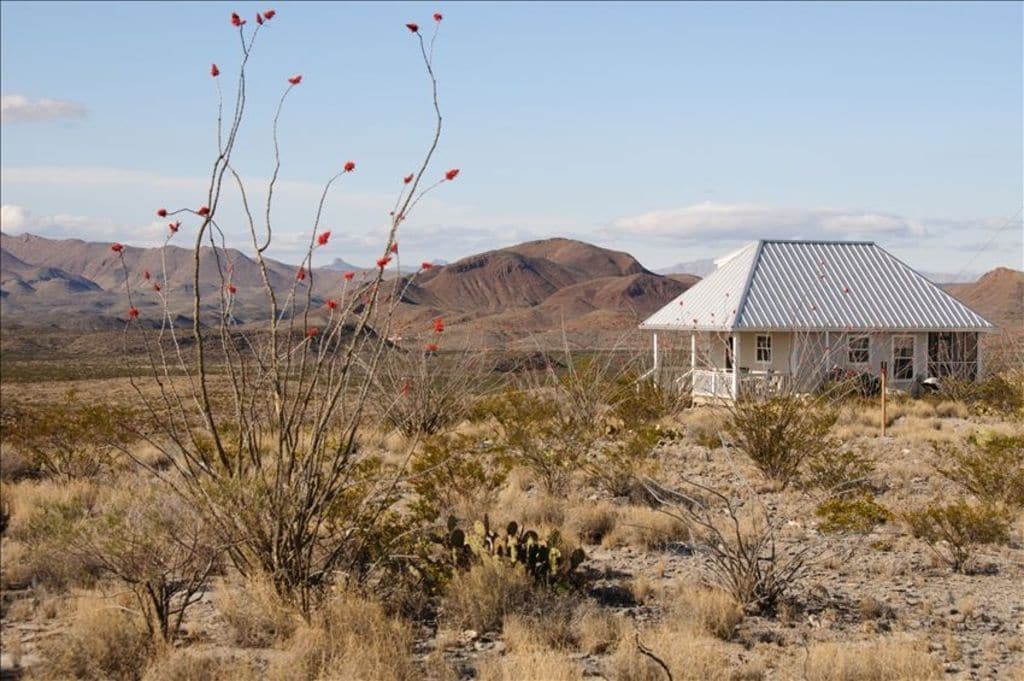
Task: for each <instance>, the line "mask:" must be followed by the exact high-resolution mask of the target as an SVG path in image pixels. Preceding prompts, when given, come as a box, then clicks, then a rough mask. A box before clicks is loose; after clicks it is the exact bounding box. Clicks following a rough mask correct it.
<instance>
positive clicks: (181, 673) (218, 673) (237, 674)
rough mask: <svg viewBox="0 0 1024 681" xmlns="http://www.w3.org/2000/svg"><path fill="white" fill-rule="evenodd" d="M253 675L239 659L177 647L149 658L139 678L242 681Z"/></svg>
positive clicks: (252, 671)
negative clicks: (151, 658) (148, 663)
mask: <svg viewBox="0 0 1024 681" xmlns="http://www.w3.org/2000/svg"><path fill="white" fill-rule="evenodd" d="M257 676H258V672H257V671H256V669H254V668H253V667H252V665H250V664H247V663H246V662H245V661H243V660H240V659H235V658H224V657H219V656H217V655H212V654H207V655H203V654H197V653H195V652H192V651H190V650H188V649H186V648H177V649H172V650H168V651H164V654H162V655H160V656H159V657H157V658H156V659H155V660H153V663H152V664H151V665H150V667H149V669H148V670H146V675H145V676H144V677H143V679H142V681H243V680H245V679H253V678H257Z"/></svg>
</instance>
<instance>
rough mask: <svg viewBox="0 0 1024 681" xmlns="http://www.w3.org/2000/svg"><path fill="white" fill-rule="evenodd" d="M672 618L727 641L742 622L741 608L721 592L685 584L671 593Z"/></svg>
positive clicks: (731, 598)
mask: <svg viewBox="0 0 1024 681" xmlns="http://www.w3.org/2000/svg"><path fill="white" fill-rule="evenodd" d="M671 611H672V614H673V616H675V617H678V618H679V619H680V620H682V621H684V622H690V623H692V624H693V625H694V626H695V627H696V628H697V629H699V630H700V631H702V632H704V633H706V634H710V635H711V636H714V637H715V638H719V639H722V640H723V641H727V640H729V639H731V638H732V637H733V634H735V633H736V627H738V626H739V625H740V623H741V622H742V621H743V608H742V607H740V605H739V604H738V603H737V602H736V600H735V599H734V598H733V597H732V596H730V595H729V594H728V593H726V592H725V591H723V590H721V589H715V588H710V587H703V586H696V585H685V586H683V587H682V588H680V589H679V590H678V591H676V593H675V594H674V598H673V601H672V605H671Z"/></svg>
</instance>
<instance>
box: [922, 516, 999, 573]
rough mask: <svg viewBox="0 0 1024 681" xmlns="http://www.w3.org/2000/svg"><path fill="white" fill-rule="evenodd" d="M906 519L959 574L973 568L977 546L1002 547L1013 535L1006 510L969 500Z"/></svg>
mask: <svg viewBox="0 0 1024 681" xmlns="http://www.w3.org/2000/svg"><path fill="white" fill-rule="evenodd" d="M904 519H905V520H906V522H907V524H908V525H909V526H910V530H911V532H913V534H914V536H915V537H918V538H919V539H923V540H924V541H925V542H927V543H928V545H929V546H930V547H931V548H932V550H933V551H934V552H935V553H936V555H938V556H939V557H940V558H942V559H943V560H944V561H945V562H946V563H948V564H949V566H950V567H951V568H953V570H954V571H955V572H964V571H966V570H967V569H969V567H970V560H971V558H972V556H973V554H974V550H975V548H976V547H977V546H979V545H984V544H1002V543H1005V542H1007V541H1008V540H1009V536H1010V517H1009V514H1008V513H1007V512H1006V511H1005V510H1004V509H1002V508H1000V507H997V506H994V505H992V504H971V503H968V502H967V501H966V500H965V499H957V500H956V501H954V502H952V503H950V504H946V505H943V504H938V503H935V504H932V505H930V506H927V507H925V508H923V509H920V510H917V511H911V512H909V513H907V514H905V516H904Z"/></svg>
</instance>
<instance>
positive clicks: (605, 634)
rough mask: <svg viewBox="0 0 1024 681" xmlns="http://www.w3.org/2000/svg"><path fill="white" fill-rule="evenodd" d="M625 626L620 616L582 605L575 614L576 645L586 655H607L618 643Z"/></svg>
mask: <svg viewBox="0 0 1024 681" xmlns="http://www.w3.org/2000/svg"><path fill="white" fill-rule="evenodd" d="M625 626H626V624H625V620H624V619H623V618H622V617H621V616H619V615H615V614H613V613H610V612H607V611H605V610H602V609H601V608H599V607H598V606H596V605H594V604H592V603H587V604H584V605H582V606H580V608H579V609H578V610H577V612H576V641H577V644H578V645H579V647H580V649H581V650H582V651H583V652H585V653H587V654H588V655H601V654H604V653H607V652H609V651H611V650H612V649H613V648H614V647H615V646H616V644H617V643H618V642H619V639H620V638H621V637H622V631H623V629H624V628H625Z"/></svg>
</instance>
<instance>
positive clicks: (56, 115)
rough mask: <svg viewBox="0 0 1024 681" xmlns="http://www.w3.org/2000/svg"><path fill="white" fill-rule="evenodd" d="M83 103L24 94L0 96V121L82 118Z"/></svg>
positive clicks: (83, 115) (18, 121) (86, 110)
mask: <svg viewBox="0 0 1024 681" xmlns="http://www.w3.org/2000/svg"><path fill="white" fill-rule="evenodd" d="M87 113H88V109H86V108H85V105H84V104H79V103H78V102H69V101H67V100H63V99H46V98H43V99H29V98H28V97H25V96H24V95H3V96H2V97H0V121H2V122H3V123H4V125H6V124H8V123H42V122H45V121H58V120H74V119H78V118H84V117H85V116H86V114H87Z"/></svg>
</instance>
